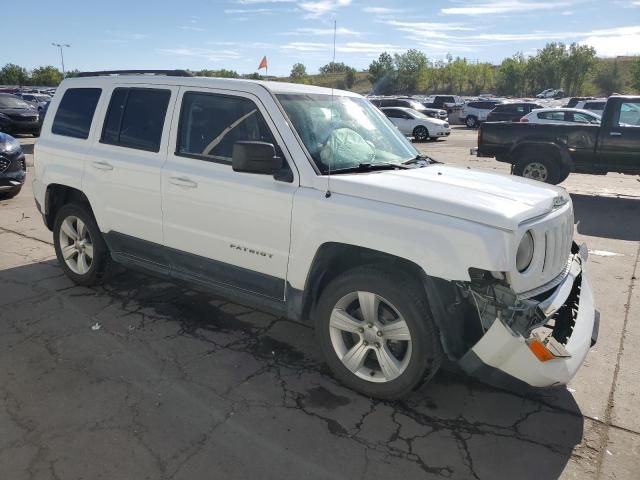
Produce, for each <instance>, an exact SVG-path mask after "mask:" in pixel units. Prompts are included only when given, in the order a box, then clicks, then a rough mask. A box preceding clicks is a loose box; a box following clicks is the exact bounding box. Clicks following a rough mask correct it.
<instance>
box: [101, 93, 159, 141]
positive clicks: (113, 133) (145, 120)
mask: <svg viewBox="0 0 640 480" xmlns="http://www.w3.org/2000/svg"><path fill="white" fill-rule="evenodd" d="M170 98H171V92H170V91H169V90H160V89H155V88H116V89H115V90H114V91H113V95H112V96H111V101H110V102H109V110H108V111H107V116H106V118H105V121H104V127H103V130H102V138H101V139H100V142H101V143H106V144H109V145H119V146H121V147H127V148H135V149H138V150H148V151H151V152H158V151H160V140H161V138H162V129H163V126H164V119H165V116H166V114H167V107H168V106H169V99H170Z"/></svg>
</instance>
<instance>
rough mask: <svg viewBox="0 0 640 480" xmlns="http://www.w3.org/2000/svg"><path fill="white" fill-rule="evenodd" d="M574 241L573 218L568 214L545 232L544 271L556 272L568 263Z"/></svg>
mask: <svg viewBox="0 0 640 480" xmlns="http://www.w3.org/2000/svg"><path fill="white" fill-rule="evenodd" d="M572 241H573V218H572V216H570V215H567V216H565V217H564V218H563V220H562V221H561V222H560V223H558V224H555V225H552V226H550V227H549V228H548V229H547V230H546V231H545V233H544V249H545V254H544V263H543V265H542V273H545V274H547V273H551V274H556V273H558V272H561V271H562V269H563V268H565V267H566V265H567V258H568V257H569V253H570V251H571V243H572Z"/></svg>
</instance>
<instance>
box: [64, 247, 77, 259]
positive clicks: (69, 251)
mask: <svg viewBox="0 0 640 480" xmlns="http://www.w3.org/2000/svg"><path fill="white" fill-rule="evenodd" d="M61 252H62V258H64V259H65V260H69V259H70V258H71V257H73V255H74V254H76V253H78V250H77V249H76V246H75V245H74V244H73V243H72V244H71V245H67V246H66V247H63V248H62V249H61Z"/></svg>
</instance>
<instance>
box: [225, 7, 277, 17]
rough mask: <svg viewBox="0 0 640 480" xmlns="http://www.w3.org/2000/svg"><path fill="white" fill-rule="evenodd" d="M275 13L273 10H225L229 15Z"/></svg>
mask: <svg viewBox="0 0 640 480" xmlns="http://www.w3.org/2000/svg"><path fill="white" fill-rule="evenodd" d="M271 12H273V9H272V8H226V9H224V13H227V14H236V13H240V14H244V15H246V14H251V13H271Z"/></svg>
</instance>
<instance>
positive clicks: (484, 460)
mask: <svg viewBox="0 0 640 480" xmlns="http://www.w3.org/2000/svg"><path fill="white" fill-rule="evenodd" d="M475 135H476V132H475V131H473V130H468V129H465V128H454V131H453V133H452V135H451V137H450V138H449V139H447V140H445V141H439V142H427V143H424V144H420V145H419V148H420V150H422V151H423V152H425V153H427V154H429V155H432V156H434V157H435V158H437V159H440V160H443V161H445V162H447V163H453V164H459V165H460V166H461V167H463V168H479V169H489V170H496V171H500V172H503V173H508V165H502V164H499V163H497V162H495V161H493V160H490V159H476V158H474V157H471V156H469V148H470V147H472V146H474V144H475ZM21 141H22V142H23V144H24V145H25V149H26V150H27V152H29V153H30V152H31V149H32V147H31V146H30V145H32V144H33V140H32V139H30V138H27V137H25V138H22V139H21ZM29 157H30V155H29ZM30 160H31V159H30V158H29V161H30ZM28 174H29V177H31V176H32V175H33V168H32V167H29V170H28ZM563 186H565V187H566V188H567V189H568V190H569V192H570V193H571V194H572V198H573V201H574V204H575V210H576V222H577V236H578V239H579V240H580V241H586V242H587V244H588V245H589V249H590V251H591V255H590V258H589V262H588V268H589V270H590V275H591V277H592V283H593V287H594V290H595V295H596V302H597V304H598V307H599V309H600V311H601V325H600V337H599V340H598V344H597V345H596V346H595V347H594V348H593V349H592V351H591V352H590V353H589V355H588V357H587V360H586V363H585V365H584V366H583V367H582V369H581V370H580V371H579V372H578V375H577V376H576V378H575V379H574V380H573V381H572V382H571V384H570V385H569V386H568V387H560V388H551V389H522V388H520V387H516V386H513V385H500V386H490V385H486V384H483V383H480V382H478V381H476V380H474V379H472V378H469V377H467V376H465V375H463V374H462V373H459V372H457V371H456V369H455V368H454V367H453V366H449V367H448V368H447V369H445V370H443V371H441V372H440V373H439V374H438V375H437V376H436V378H435V379H434V381H433V382H432V383H430V384H428V385H426V386H423V387H422V388H421V389H420V390H418V391H416V392H415V393H414V394H412V395H411V396H410V397H409V398H407V399H406V400H404V401H401V402H381V401H376V400H371V399H369V398H365V397H363V396H361V395H359V394H357V393H354V392H352V391H350V390H348V389H346V388H343V387H342V386H340V385H339V384H338V383H337V382H336V381H335V380H334V379H333V378H332V376H331V375H330V373H329V372H328V370H327V368H326V366H325V365H324V363H323V362H322V359H321V355H320V352H319V349H318V347H317V346H316V343H315V340H314V336H313V331H312V329H311V328H310V326H309V325H305V324H297V323H293V322H290V321H287V320H284V319H281V318H276V317H274V316H271V315H268V314H266V313H261V312H259V311H256V310H252V309H249V308H246V307H244V306H241V305H237V304H234V303H231V302H229V301H227V300H226V299H224V298H218V297H215V296H212V295H210V294H208V293H207V292H201V291H195V290H192V289H189V288H187V287H185V286H183V285H177V284H174V283H171V282H167V281H164V280H159V279H156V278H153V277H149V276H146V275H143V274H139V273H135V272H131V271H127V270H124V269H121V270H119V271H118V273H117V274H116V275H115V276H114V278H113V279H112V281H111V282H110V283H108V284H107V285H105V286H103V287H99V288H84V287H78V286H75V285H74V284H72V283H71V282H70V281H69V280H68V279H67V278H66V277H65V276H64V275H63V273H62V270H61V269H60V267H59V266H58V265H57V262H56V260H55V255H54V251H53V246H52V238H51V232H49V231H48V230H47V229H46V227H45V226H44V224H43V223H42V220H41V218H40V216H39V214H38V212H37V211H36V208H35V204H34V201H33V196H32V192H31V188H30V185H29V183H28V184H27V185H26V186H25V188H24V190H23V191H22V193H21V194H20V195H18V196H17V197H16V198H14V199H12V200H9V201H1V202H0V399H1V403H0V472H1V473H0V478H3V479H4V478H6V479H10V480H21V479H29V480H38V479H43V480H44V479H46V480H51V479H64V480H74V479H78V480H79V479H136V480H138V479H154V480H156V479H189V480H194V479H205V478H206V479H218V478H219V479H253V478H260V479H265V480H266V479H279V480H281V479H289V478H295V479H367V480H373V479H398V478H402V479H407V480H409V479H431V478H433V479H436V478H447V479H474V478H475V479H492V480H496V479H516V478H517V479H555V478H563V479H581V480H582V479H612V478H615V479H618V480H621V479H637V478H638V471H640V415H638V413H639V409H638V406H639V405H640V373H639V370H638V369H639V368H640V367H639V366H640V293H639V290H640V288H639V286H638V280H637V277H638V275H640V271H639V270H640V269H639V267H638V262H639V251H640V183H639V182H638V177H631V176H623V175H616V174H610V175H607V176H588V175H571V176H570V177H569V179H567V181H566V182H565V183H564V184H563Z"/></svg>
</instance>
